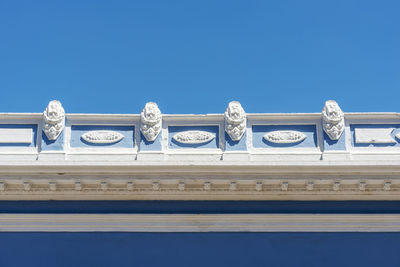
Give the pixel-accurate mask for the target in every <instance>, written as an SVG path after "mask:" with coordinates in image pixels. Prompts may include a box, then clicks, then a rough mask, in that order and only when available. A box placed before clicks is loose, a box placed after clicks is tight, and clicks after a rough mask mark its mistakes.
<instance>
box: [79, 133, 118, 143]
mask: <svg viewBox="0 0 400 267" xmlns="http://www.w3.org/2000/svg"><path fill="white" fill-rule="evenodd" d="M123 138H124V135H122V134H121V133H119V132H115V131H90V132H87V133H84V134H83V135H82V139H83V140H85V141H86V142H88V143H92V144H113V143H117V142H119V141H121V140H122V139H123Z"/></svg>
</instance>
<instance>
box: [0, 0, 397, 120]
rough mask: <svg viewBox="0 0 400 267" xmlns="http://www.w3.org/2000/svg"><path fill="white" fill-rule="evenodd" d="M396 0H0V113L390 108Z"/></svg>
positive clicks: (392, 102)
mask: <svg viewBox="0 0 400 267" xmlns="http://www.w3.org/2000/svg"><path fill="white" fill-rule="evenodd" d="M399 10H400V2H399V1H361V0H360V1H352V0H344V1H341V0H339V1H319V0H316V1H307V0H305V1H286V0H281V1H249V0H246V1H233V0H230V1H215V0H212V1H208V0H203V1H172V0H171V1H101V0H97V1H74V0H71V1H40V0H38V1H12V0H10V1H9V0H2V1H0V112H41V111H42V110H43V109H44V108H45V106H46V105H47V103H48V101H49V100H52V99H59V100H61V101H62V103H63V105H64V107H65V109H66V111H67V112H70V113H78V112H79V113H81V112H85V113H86V112H87V113H139V112H140V111H141V109H142V108H143V106H144V104H145V103H146V102H147V101H156V102H157V103H158V104H159V106H160V108H161V110H162V112H164V113H222V112H223V111H224V110H225V107H226V106H227V104H228V102H229V101H231V100H238V101H240V102H241V103H242V105H243V107H244V109H245V110H246V111H247V112H249V113H253V112H266V113H268V112H320V110H321V108H322V106H323V104H324V101H325V100H327V99H336V100H337V101H338V102H339V104H340V105H341V107H342V109H343V110H344V111H363V112H365V111H396V112H399V111H400V101H399V97H398V96H399V89H400V32H399V28H400V27H399V26H400V16H399V13H398V11H399Z"/></svg>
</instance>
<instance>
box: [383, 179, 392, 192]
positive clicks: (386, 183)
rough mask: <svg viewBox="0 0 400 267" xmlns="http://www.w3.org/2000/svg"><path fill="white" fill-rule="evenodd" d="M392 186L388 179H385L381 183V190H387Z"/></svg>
mask: <svg viewBox="0 0 400 267" xmlns="http://www.w3.org/2000/svg"><path fill="white" fill-rule="evenodd" d="M391 187H392V183H391V182H390V181H386V182H384V183H383V190H385V191H389V190H390V189H391Z"/></svg>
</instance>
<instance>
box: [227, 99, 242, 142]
mask: <svg viewBox="0 0 400 267" xmlns="http://www.w3.org/2000/svg"><path fill="white" fill-rule="evenodd" d="M225 131H226V132H227V134H228V135H229V136H230V138H231V139H232V140H233V141H239V140H240V139H241V138H242V136H243V134H244V132H245V131H246V113H245V112H244V109H243V108H242V105H240V103H239V102H238V101H232V102H230V103H229V105H228V107H227V109H226V111H225Z"/></svg>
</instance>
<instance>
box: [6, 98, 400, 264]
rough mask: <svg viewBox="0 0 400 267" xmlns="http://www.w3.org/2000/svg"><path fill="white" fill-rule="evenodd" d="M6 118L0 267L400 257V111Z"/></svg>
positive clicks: (53, 108)
mask: <svg viewBox="0 0 400 267" xmlns="http://www.w3.org/2000/svg"><path fill="white" fill-rule="evenodd" d="M0 120H1V122H0V200H1V201H0V212H1V214H0V231H1V232H0V248H1V251H2V254H3V255H2V256H0V266H22V265H27V264H29V266H44V267H46V266H161V265H163V266H189V265H190V266H204V265H207V266H217V265H218V266H228V265H229V266H267V264H268V266H338V265H341V266H350V265H351V266H361V265H362V266H378V265H379V266H398V265H396V264H399V262H400V256H399V254H398V252H397V250H396V248H397V247H398V245H400V236H399V230H400V202H399V200H400V176H399V175H400V116H399V114H398V113H343V112H342V110H341V109H340V107H339V106H338V105H337V103H336V102H335V101H327V102H326V103H325V106H324V107H323V109H322V112H321V113H313V114H246V113H245V111H244V110H243V108H242V107H241V105H240V103H239V102H235V101H233V102H231V103H229V105H228V107H227V109H226V111H225V113H223V114H222V113H221V114H207V115H188V114H180V115H167V114H162V113H161V111H160V110H159V108H158V107H157V105H156V104H155V103H147V104H146V106H145V108H144V109H143V111H142V112H141V113H140V114H125V115H111V114H65V112H64V109H63V108H62V106H61V103H60V102H58V101H52V102H50V103H49V105H48V107H47V108H46V110H45V111H44V113H43V114H10V113H4V114H0Z"/></svg>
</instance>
